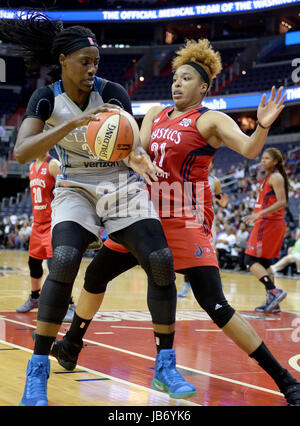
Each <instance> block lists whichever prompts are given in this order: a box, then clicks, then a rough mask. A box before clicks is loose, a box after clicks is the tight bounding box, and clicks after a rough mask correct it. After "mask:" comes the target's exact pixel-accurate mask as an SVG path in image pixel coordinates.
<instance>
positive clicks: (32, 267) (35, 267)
mask: <svg viewBox="0 0 300 426" xmlns="http://www.w3.org/2000/svg"><path fill="white" fill-rule="evenodd" d="M42 263H43V261H42V260H41V259H35V258H33V257H30V256H29V259H28V266H29V271H30V276H31V277H32V278H36V279H39V278H42V276H43V272H44V271H43V266H42Z"/></svg>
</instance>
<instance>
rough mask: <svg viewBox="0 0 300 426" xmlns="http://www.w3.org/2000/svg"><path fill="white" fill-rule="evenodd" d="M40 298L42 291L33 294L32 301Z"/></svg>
mask: <svg viewBox="0 0 300 426" xmlns="http://www.w3.org/2000/svg"><path fill="white" fill-rule="evenodd" d="M39 297H40V290H35V291H32V292H31V298H32V299H38V298H39Z"/></svg>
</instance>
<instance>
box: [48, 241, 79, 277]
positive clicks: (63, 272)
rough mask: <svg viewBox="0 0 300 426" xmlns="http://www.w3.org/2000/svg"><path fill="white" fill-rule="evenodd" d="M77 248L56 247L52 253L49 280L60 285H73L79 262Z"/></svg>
mask: <svg viewBox="0 0 300 426" xmlns="http://www.w3.org/2000/svg"><path fill="white" fill-rule="evenodd" d="M81 258H82V256H81V254H80V251H79V250H78V249H77V248H74V247H70V246H58V247H56V248H55V249H54V251H53V257H52V261H51V269H50V273H49V278H50V279H51V280H53V281H58V282H61V283H67V284H71V283H72V284H73V282H74V280H75V278H76V275H77V272H78V269H79V266H80V262H81Z"/></svg>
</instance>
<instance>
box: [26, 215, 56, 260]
mask: <svg viewBox="0 0 300 426" xmlns="http://www.w3.org/2000/svg"><path fill="white" fill-rule="evenodd" d="M52 254H53V253H52V239H51V222H47V223H37V222H33V226H32V231H31V235H30V240H29V256H30V257H33V258H34V259H40V260H44V259H51V257H52Z"/></svg>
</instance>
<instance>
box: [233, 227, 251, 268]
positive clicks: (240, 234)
mask: <svg viewBox="0 0 300 426" xmlns="http://www.w3.org/2000/svg"><path fill="white" fill-rule="evenodd" d="M248 238H249V232H248V230H247V226H246V224H245V222H240V226H239V229H238V231H237V235H236V242H235V249H236V251H237V252H238V265H237V266H236V270H238V271H245V270H246V269H247V268H246V266H245V263H244V257H245V249H246V246H247V241H248Z"/></svg>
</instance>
